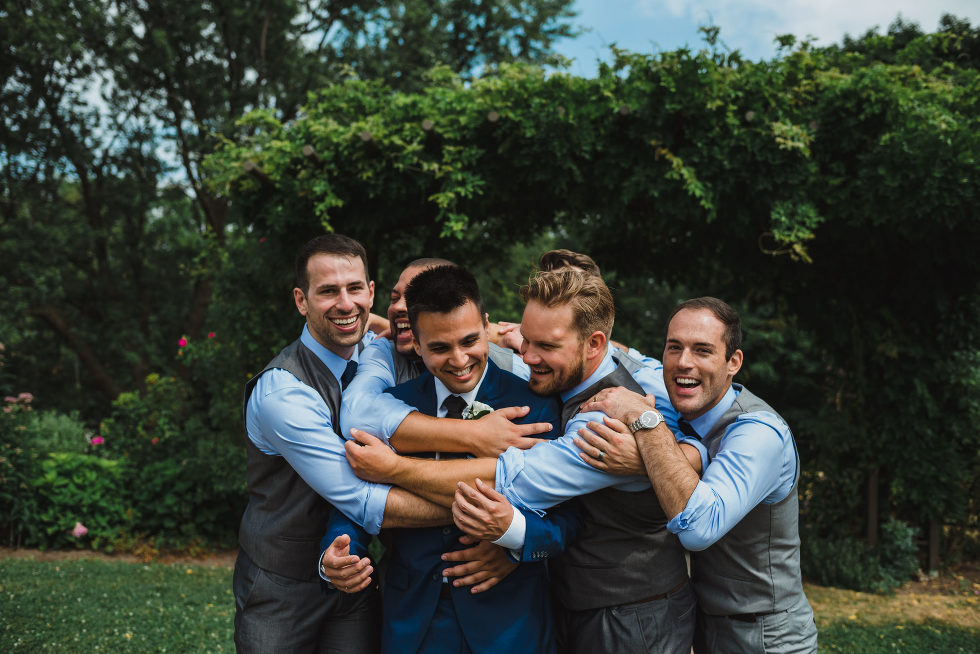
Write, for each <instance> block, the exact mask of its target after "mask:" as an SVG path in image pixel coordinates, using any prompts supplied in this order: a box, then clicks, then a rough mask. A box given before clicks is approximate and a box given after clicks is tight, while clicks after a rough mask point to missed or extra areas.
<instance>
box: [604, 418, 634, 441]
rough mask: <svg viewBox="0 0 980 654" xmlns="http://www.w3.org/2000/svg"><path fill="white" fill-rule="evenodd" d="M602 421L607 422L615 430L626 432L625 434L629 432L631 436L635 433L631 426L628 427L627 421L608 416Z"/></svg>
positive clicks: (621, 432)
mask: <svg viewBox="0 0 980 654" xmlns="http://www.w3.org/2000/svg"><path fill="white" fill-rule="evenodd" d="M602 421H603V422H604V423H606V426H607V427H609V428H610V429H611V430H613V431H616V432H619V433H620V434H624V435H625V434H629V435H630V436H632V435H633V432H631V431H630V428H629V427H627V426H626V423H625V422H623V421H621V420H617V419H616V418H610V417H608V416H606V417H605V418H603V419H602Z"/></svg>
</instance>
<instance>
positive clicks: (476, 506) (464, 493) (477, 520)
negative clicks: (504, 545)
mask: <svg viewBox="0 0 980 654" xmlns="http://www.w3.org/2000/svg"><path fill="white" fill-rule="evenodd" d="M513 519H514V507H513V506H511V504H510V502H508V501H507V498H506V497H504V496H503V495H501V494H500V493H498V492H497V491H495V490H494V489H493V488H492V487H491V486H490V485H489V484H485V483H483V480H481V479H477V480H476V488H474V487H472V486H470V485H469V484H467V483H466V482H464V481H461V482H459V485H458V487H457V489H456V500H455V501H454V502H453V521H454V522H455V523H456V526H457V527H459V528H460V529H462V530H463V531H464V532H465V533H467V534H469V535H470V536H473V537H474V538H478V539H480V540H485V541H494V540H497V539H498V538H500V537H501V536H503V535H504V533H505V532H506V531H507V529H508V528H509V527H510V523H511V520H513Z"/></svg>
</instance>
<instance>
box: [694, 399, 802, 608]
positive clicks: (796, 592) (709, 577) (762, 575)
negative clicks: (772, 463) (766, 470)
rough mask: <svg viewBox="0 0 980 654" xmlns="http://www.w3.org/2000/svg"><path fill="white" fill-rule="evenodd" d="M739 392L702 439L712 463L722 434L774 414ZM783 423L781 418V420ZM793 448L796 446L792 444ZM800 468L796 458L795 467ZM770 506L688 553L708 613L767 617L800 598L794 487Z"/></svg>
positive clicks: (757, 509)
mask: <svg viewBox="0 0 980 654" xmlns="http://www.w3.org/2000/svg"><path fill="white" fill-rule="evenodd" d="M733 386H735V388H736V389H738V388H741V392H739V394H738V396H737V397H736V398H735V403H734V404H732V406H731V408H730V409H728V411H726V412H725V413H724V415H722V417H721V418H720V419H719V420H718V422H717V423H716V424H715V425H714V426H713V427H712V428H711V431H710V432H708V433H707V434H706V435H705V437H704V438H703V441H704V444H705V446H706V447H707V448H708V457H709V459H713V458H714V457H715V455H716V454H717V453H718V449H719V447H720V446H721V438H722V436H723V435H724V433H725V430H726V429H727V428H728V426H729V425H731V424H732V423H733V422H735V420H736V419H737V418H738V417H739V416H741V415H743V414H745V413H750V412H753V411H768V412H770V413H773V414H776V415H779V414H777V413H776V412H775V411H773V409H772V407H770V406H769V405H768V404H766V403H765V402H763V401H762V400H760V399H759V398H758V397H756V396H755V395H753V394H752V393H750V392H749V390H748V389H746V388H744V387H741V386H740V385H738V384H733ZM780 420H782V418H780ZM793 448H794V449H796V442H795V441H794V443H793ZM799 464H800V457H799V454H797V455H796V465H797V468H798V467H799ZM798 479H799V478H798V477H797V484H794V485H793V489H792V490H791V491H790V493H789V495H787V496H786V498H785V499H783V500H781V501H779V502H777V503H775V504H762V503H760V504H758V505H757V506H756V507H755V508H754V509H752V510H751V511H749V513H748V514H747V515H746V516H745V517H744V518H742V520H741V521H739V523H738V524H736V525H735V526H734V527H732V529H731V531H729V532H728V533H727V534H725V535H724V536H722V538H721V539H720V540H718V541H717V542H716V543H715V544H714V545H712V546H711V547H709V548H707V549H706V550H704V551H701V552H695V553H694V554H692V565H693V579H694V590H695V592H696V593H697V597H698V605H699V606H700V607H701V609H702V610H703V611H704V612H705V613H707V614H708V615H733V614H740V613H770V612H773V611H781V610H783V609H788V608H790V607H791V606H793V605H794V604H795V603H796V602H797V601H798V600H799V598H800V597H801V596H802V595H803V583H802V580H801V579H800V533H799V515H800V509H799V498H798V496H797V493H796V487H797V485H798V483H799V481H798Z"/></svg>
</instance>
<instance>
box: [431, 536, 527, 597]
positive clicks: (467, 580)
mask: <svg viewBox="0 0 980 654" xmlns="http://www.w3.org/2000/svg"><path fill="white" fill-rule="evenodd" d="M459 542H461V543H463V544H464V545H472V544H473V543H476V544H475V545H473V547H469V548H467V549H465V550H457V551H455V552H446V553H445V554H443V555H442V560H443V561H465V563H462V564H460V565H456V566H453V567H451V568H447V569H445V570H443V571H442V576H444V577H459V579H456V580H455V581H453V586H456V587H457V588H458V587H460V586H470V585H472V584H476V586H473V588H471V589H470V592H471V593H474V594H475V593H482V592H483V591H485V590H490V589H491V588H493V587H494V586H496V585H497V584H499V583H500V582H501V580H502V579H503V578H504V577H506V576H507V575H509V574H510V573H511V572H513V571H514V569H515V568H516V567H517V564H516V563H514V562H513V561H511V560H510V559H509V558H507V554H506V553H504V548H502V547H500V546H499V545H494V544H493V543H488V542H487V541H484V540H481V541H479V542H478V541H477V539H476V538H473V537H472V536H470V535H463V536H462V537H460V539H459Z"/></svg>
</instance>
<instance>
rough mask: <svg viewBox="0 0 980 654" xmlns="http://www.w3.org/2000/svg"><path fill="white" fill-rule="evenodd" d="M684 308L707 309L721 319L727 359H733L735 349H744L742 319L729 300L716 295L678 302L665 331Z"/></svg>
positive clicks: (668, 319) (693, 309)
mask: <svg viewBox="0 0 980 654" xmlns="http://www.w3.org/2000/svg"><path fill="white" fill-rule="evenodd" d="M684 309H690V310H692V311H700V310H701V309H707V310H708V311H710V312H711V313H712V314H714V316H715V318H717V319H718V320H720V321H721V324H722V325H724V327H725V333H724V335H723V337H724V339H725V358H726V359H731V358H732V355H733V354H735V350H740V349H742V321H741V320H740V319H739V317H738V312H737V311H735V309H733V308H732V307H731V305H729V304H728V303H727V302H725V301H724V300H719V299H718V298H716V297H708V296H705V297H696V298H694V299H693V300H685V301H684V302H681V303H680V304H678V305H677V306H676V307H674V311H673V312H672V313H671V314H670V317H668V318H667V327H666V328H665V329H664V332H665V333H666V331H667V330H669V329H670V321H671V320H673V319H674V316H676V315H677V314H678V313H680V312H681V311H683V310H684Z"/></svg>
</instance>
